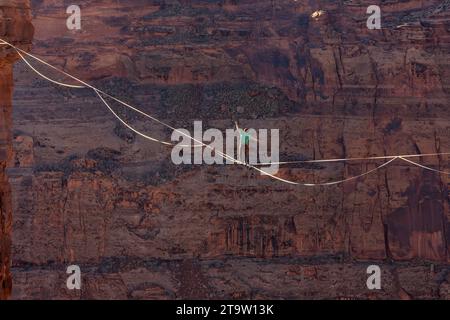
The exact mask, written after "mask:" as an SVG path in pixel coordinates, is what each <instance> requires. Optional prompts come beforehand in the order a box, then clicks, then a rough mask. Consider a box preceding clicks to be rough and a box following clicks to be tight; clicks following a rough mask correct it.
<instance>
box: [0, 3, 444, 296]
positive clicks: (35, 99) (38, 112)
mask: <svg viewBox="0 0 450 320" xmlns="http://www.w3.org/2000/svg"><path fill="white" fill-rule="evenodd" d="M372 4H379V5H380V6H381V8H382V18H383V20H382V24H383V29H382V30H368V29H367V27H366V20H367V17H368V16H367V14H366V9H367V7H368V6H369V5H372ZM316 10H323V11H324V14H322V15H321V16H320V17H318V18H312V17H311V14H312V13H313V12H314V11H316ZM81 11H82V29H81V30H80V31H69V30H67V28H66V27H65V19H66V17H67V15H66V7H65V6H64V5H62V4H61V2H60V1H53V0H39V1H37V0H36V1H33V23H34V25H35V27H36V34H35V41H34V49H33V52H34V53H35V54H37V55H39V56H41V57H43V58H44V59H46V60H48V61H50V62H52V63H54V64H55V65H57V66H60V67H62V68H64V69H65V70H67V71H69V72H70V73H73V74H75V75H77V76H79V77H80V78H82V79H85V80H88V81H90V82H92V83H94V84H95V85H97V86H99V87H101V88H103V89H104V90H106V91H108V92H110V93H112V94H113V95H116V96H117V97H121V98H123V99H124V100H126V101H128V102H131V103H133V104H134V105H136V106H138V107H140V108H142V109H143V110H145V111H147V112H149V113H151V114H153V115H155V116H157V117H159V118H161V119H164V120H165V121H166V122H168V123H170V124H171V125H173V126H175V127H179V128H182V127H185V128H191V127H192V123H193V121H194V120H200V119H201V120H203V122H204V126H205V127H215V128H220V129H226V128H230V127H231V126H232V125H233V120H239V121H240V123H241V125H242V126H246V127H251V128H277V129H280V133H281V146H280V147H281V158H282V159H283V160H289V159H323V158H342V157H366V156H378V155H395V154H415V153H435V152H449V151H450V117H449V112H448V111H449V108H450V103H449V101H450V100H449V97H450V68H449V63H450V62H449V61H450V12H449V8H448V5H447V2H446V1H444V2H443V1H436V0H428V1H419V0H408V1H395V0H392V1H365V0H364V1H363V0H360V1H293V0H291V1H287V0H280V1H254V0H251V1H250V0H242V1H240V0H233V1H231V0H230V1H228V0H223V1H206V0H204V1H202V0H192V1H181V0H180V1H151V0H135V1H112V0H110V1H107V0H89V1H83V4H82V6H81ZM42 70H43V71H45V72H47V73H48V74H50V75H52V76H54V77H56V78H58V76H57V75H55V74H54V73H52V72H51V71H50V70H48V69H42ZM15 78H16V90H15V94H14V100H13V101H14V105H15V108H14V114H13V118H14V137H13V138H14V146H15V153H14V157H13V161H12V166H13V168H11V169H10V170H9V177H10V183H11V186H12V190H13V200H12V203H13V210H14V224H13V230H14V232H13V247H12V248H13V250H12V262H13V273H14V289H13V298H15V299H27V298H37V299H44V298H48V299H53V298H69V299H78V298H131V299H173V298H176V299H180V298H246V299H263V298H274V299H279V298H293V299H304V298H312V299H319V298H332V299H344V298H345V299H347V298H350V299H352V298H369V299H372V298H374V299H392V298H401V299H411V298H430V299H448V298H450V291H449V289H450V274H449V271H450V266H449V244H450V224H449V218H450V211H449V191H448V190H449V189H448V187H449V183H450V180H449V177H448V176H445V175H439V174H437V173H434V172H429V171H425V170H422V169H420V168H417V167H414V166H411V165H408V164H406V163H404V162H401V161H396V162H394V163H393V164H392V165H390V166H389V167H386V168H383V169H382V170H379V171H377V172H376V173H374V174H372V175H369V176H367V177H365V178H362V179H358V180H354V181H350V182H348V183H345V184H342V185H337V186H330V187H317V188H305V187H294V186H290V185H286V184H282V183H279V182H277V181H273V180H271V179H269V178H268V177H261V176H260V175H258V174H256V173H255V172H252V171H249V170H247V169H246V168H242V167H239V166H206V165H203V166H201V165H197V166H175V165H172V163H171V161H170V151H171V150H170V149H169V148H167V147H164V146H161V145H158V144H154V143H150V142H148V141H145V140H143V139H141V138H140V137H137V136H135V135H133V134H131V133H130V132H129V131H128V130H126V129H124V128H123V127H122V126H121V125H120V123H117V122H116V121H115V120H114V118H113V116H112V115H111V114H110V113H109V112H108V111H107V110H106V109H105V108H104V107H103V106H102V105H101V103H100V102H99V101H98V99H97V98H96V97H95V94H93V92H92V91H90V90H68V89H61V88H58V87H56V86H54V85H51V84H49V83H48V82H46V81H44V80H42V79H39V78H37V77H35V75H34V74H33V73H32V72H31V71H30V70H29V69H28V68H26V66H24V65H23V64H19V65H17V67H16V70H15ZM59 79H62V78H59ZM65 80H67V79H65ZM2 88H3V81H2ZM112 106H113V107H114V108H115V109H116V110H117V111H118V112H119V113H120V114H121V115H122V116H123V117H125V118H126V119H127V120H128V121H130V123H132V124H133V125H134V126H136V127H137V128H140V129H142V130H145V132H147V133H148V134H150V135H153V136H157V137H160V138H162V139H165V140H169V139H170V134H171V132H169V131H167V130H166V129H164V128H163V127H161V126H159V125H158V124H156V123H152V122H149V121H147V120H145V119H144V118H142V117H140V116H138V115H136V114H134V113H132V112H128V111H126V110H124V109H123V108H121V107H120V106H118V105H115V104H112ZM418 161H420V162H421V163H422V164H424V165H427V166H431V167H433V168H437V169H440V170H447V171H450V163H449V157H427V158H423V159H419V160H418ZM381 163H382V162H380V161H372V162H351V163H346V164H342V163H335V164H328V165H325V164H321V165H316V166H300V165H299V166H288V167H283V168H282V169H281V170H280V173H279V175H280V176H281V177H283V178H286V179H290V180H295V181H304V182H322V181H331V180H338V179H343V178H346V177H350V176H354V175H357V174H360V173H362V172H366V171H368V170H371V169H373V168H375V167H376V166H377V165H380V164H381ZM2 185H3V184H2ZM70 264H77V265H80V267H81V270H82V279H83V280H82V281H83V284H82V290H81V291H68V290H67V288H66V277H67V275H66V273H65V271H66V267H67V266H68V265H70ZM370 264H378V265H380V267H381V269H382V290H379V291H370V290H368V289H367V287H366V279H367V274H366V268H367V266H368V265H370Z"/></svg>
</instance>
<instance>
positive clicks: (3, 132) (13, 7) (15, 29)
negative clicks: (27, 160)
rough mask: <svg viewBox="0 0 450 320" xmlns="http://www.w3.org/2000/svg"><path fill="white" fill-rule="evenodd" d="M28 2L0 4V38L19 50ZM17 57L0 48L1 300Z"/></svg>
mask: <svg viewBox="0 0 450 320" xmlns="http://www.w3.org/2000/svg"><path fill="white" fill-rule="evenodd" d="M30 21H31V12H30V4H29V1H16V0H0V37H1V38H2V39H5V40H6V41H8V42H10V43H13V44H15V45H17V46H19V47H21V48H27V47H28V46H29V44H30V41H31V38H32V35H33V27H32V25H31V23H30ZM16 59H17V56H16V54H14V52H13V51H12V50H11V49H8V48H7V47H5V46H0V299H4V298H7V297H8V296H9V295H10V293H11V274H10V265H11V257H10V254H11V229H12V212H11V210H12V205H11V189H10V186H9V182H8V178H7V176H6V167H7V165H8V163H9V161H10V159H11V157H12V142H11V130H12V90H13V72H12V64H13V63H14V61H15V60H16Z"/></svg>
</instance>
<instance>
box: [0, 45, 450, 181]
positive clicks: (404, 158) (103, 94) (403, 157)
mask: <svg viewBox="0 0 450 320" xmlns="http://www.w3.org/2000/svg"><path fill="white" fill-rule="evenodd" d="M0 45H7V46H10V47H11V48H13V49H14V50H15V51H16V52H17V53H18V54H19V56H20V58H21V59H22V60H23V61H24V62H25V63H26V64H27V66H28V67H29V68H30V69H31V70H33V71H34V72H35V73H36V74H37V75H39V76H40V77H42V78H43V79H45V80H47V81H49V82H51V83H54V84H56V85H58V86H63V87H68V88H75V89H83V88H90V89H92V90H93V91H94V92H95V93H96V95H97V96H98V97H99V98H100V100H101V101H102V103H103V104H105V106H106V107H107V108H108V110H109V111H110V112H111V113H112V114H113V115H114V116H115V117H116V118H117V119H118V120H119V121H120V122H121V123H122V124H123V125H124V126H126V127H127V128H128V129H130V130H131V131H133V132H135V133H136V134H138V135H139V136H141V137H143V138H144V139H147V140H150V141H154V142H159V143H161V144H164V145H170V146H173V145H174V144H173V143H171V142H165V141H162V140H159V139H156V138H153V137H150V136H148V135H146V134H144V133H142V132H140V131H139V130H137V129H135V128H133V127H132V126H131V125H129V124H128V123H127V122H126V121H125V120H123V119H122V118H121V117H120V116H119V115H117V113H116V112H114V110H113V109H112V108H111V107H110V105H109V104H108V103H107V102H106V100H105V98H104V97H107V98H110V99H112V100H114V101H116V102H118V103H120V104H121V105H123V106H125V107H127V108H129V109H131V110H133V111H135V112H137V113H139V114H141V115H143V116H145V117H147V118H149V119H151V120H153V121H155V122H157V123H159V124H161V125H163V126H165V127H167V128H169V129H171V130H174V131H176V132H178V133H180V134H181V135H183V136H185V137H187V138H189V139H190V140H192V141H194V142H196V143H198V145H194V147H205V148H208V149H210V150H213V151H214V152H215V153H217V154H218V155H220V156H221V157H222V158H224V159H226V160H231V161H232V162H233V163H236V164H240V165H243V166H246V167H248V168H251V169H253V170H256V171H258V172H260V173H262V174H264V175H267V176H269V177H271V178H273V179H276V180H278V181H281V182H284V183H288V184H291V185H300V186H306V187H315V186H331V185H337V184H341V183H344V182H348V181H351V180H355V179H358V178H361V177H364V176H366V175H369V174H371V173H373V172H375V171H377V170H379V169H381V168H383V167H385V166H387V165H389V164H391V163H392V162H394V161H395V160H397V159H400V160H402V161H405V162H407V163H409V164H412V165H414V166H417V167H420V168H422V169H425V170H430V171H433V172H436V173H440V174H446V175H450V172H445V171H441V170H437V169H434V168H430V167H427V166H424V165H422V164H419V163H417V162H414V161H411V160H408V159H407V158H421V157H430V156H445V155H450V152H449V153H429V154H411V155H396V156H378V157H366V158H342V159H322V160H302V161H285V162H270V163H259V164H257V165H258V166H259V165H281V164H295V163H304V164H307V163H329V162H346V161H366V160H389V161H387V162H385V163H383V164H382V165H380V166H378V167H376V168H374V169H372V170H370V171H367V172H365V173H363V174H360V175H357V176H354V177H350V178H347V179H343V180H338V181H334V182H326V183H298V182H295V181H290V180H286V179H283V178H280V177H277V176H275V175H272V174H270V173H268V172H266V171H264V170H263V169H260V168H257V167H256V166H253V165H250V164H247V163H245V162H242V161H240V160H238V159H235V158H234V157H231V156H230V155H228V154H226V153H223V152H221V151H219V150H215V148H213V147H211V146H209V145H207V144H205V143H203V142H202V141H199V140H197V139H195V138H194V137H192V136H190V135H189V134H186V133H185V132H183V131H180V130H178V129H176V128H174V127H172V126H171V125H169V124H167V123H165V122H163V121H161V120H159V119H157V118H155V117H153V116H151V115H149V114H147V113H145V112H143V111H141V110H139V109H137V108H135V107H133V106H131V105H129V104H127V103H126V102H124V101H122V100H120V99H118V98H116V97H114V96H112V95H110V94H108V93H106V92H104V91H102V90H100V89H98V88H96V87H94V86H92V85H90V84H88V83H87V82H85V81H83V80H81V79H78V78H77V77H75V76H73V75H71V74H69V73H67V72H65V71H63V70H61V69H59V68H57V67H55V66H53V65H51V64H50V63H48V62H46V61H44V60H42V59H40V58H38V57H36V56H34V55H32V54H31V53H28V52H26V51H24V50H22V49H20V48H18V47H16V46H14V45H12V44H11V43H9V42H7V41H5V40H3V39H0ZM23 55H27V56H29V57H31V58H33V59H34V60H36V61H38V62H40V63H41V64H44V65H46V66H47V67H50V68H52V69H54V70H56V71H57V72H59V73H61V74H63V75H65V76H67V77H69V78H71V79H72V80H75V81H76V82H78V83H80V84H82V85H72V84H67V83H63V82H59V81H56V80H53V79H51V78H49V77H47V76H45V75H44V74H42V73H41V72H39V71H38V70H37V69H36V68H34V67H33V66H32V65H31V63H29V62H28V61H27V60H26V59H25V57H24V56H23ZM187 147H190V146H187Z"/></svg>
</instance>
